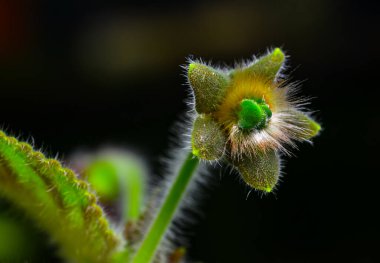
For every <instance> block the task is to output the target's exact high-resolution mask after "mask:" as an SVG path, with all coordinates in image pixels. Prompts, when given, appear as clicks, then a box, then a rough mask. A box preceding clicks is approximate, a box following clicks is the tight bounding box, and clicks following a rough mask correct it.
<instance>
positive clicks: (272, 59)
mask: <svg viewBox="0 0 380 263" xmlns="http://www.w3.org/2000/svg"><path fill="white" fill-rule="evenodd" d="M284 62H285V54H284V53H283V52H282V50H281V49H280V48H275V49H273V51H271V52H269V53H268V54H267V55H264V56H262V57H260V58H259V59H258V60H257V61H256V62H254V63H253V64H252V65H251V66H248V67H247V68H246V69H244V71H249V72H252V73H254V74H255V75H259V76H262V77H264V79H267V80H271V81H275V80H276V76H277V75H278V74H279V72H280V70H281V68H282V66H283V64H284Z"/></svg>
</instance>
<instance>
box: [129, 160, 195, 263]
mask: <svg viewBox="0 0 380 263" xmlns="http://www.w3.org/2000/svg"><path fill="white" fill-rule="evenodd" d="M198 164H199V159H198V158H197V157H196V156H194V155H193V154H192V153H189V154H188V156H187V158H186V159H185V161H184V163H183V164H182V167H181V169H180V170H179V172H178V174H177V176H176V177H175V178H174V180H173V182H172V183H171V185H170V186H169V190H168V191H167V193H166V195H165V197H164V200H163V203H162V205H161V207H160V209H159V211H158V214H157V215H156V217H155V218H154V220H153V223H152V225H151V226H150V228H149V230H148V232H147V233H146V235H145V237H144V240H143V241H142V243H141V245H140V247H139V249H138V250H137V252H136V254H135V256H134V258H133V259H132V262H133V263H149V262H151V260H152V259H153V257H154V255H155V253H156V250H157V248H158V246H159V244H160V241H161V240H162V238H163V237H164V235H165V233H166V230H167V229H168V227H169V225H170V223H171V221H172V219H173V216H174V214H175V212H176V210H177V208H178V206H179V205H180V201H181V200H182V198H183V196H184V194H185V192H186V188H187V186H188V185H189V182H190V180H191V177H192V175H193V174H194V172H195V170H196V168H197V166H198Z"/></svg>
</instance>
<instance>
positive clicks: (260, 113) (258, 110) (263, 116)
mask: <svg viewBox="0 0 380 263" xmlns="http://www.w3.org/2000/svg"><path fill="white" fill-rule="evenodd" d="M237 115H238V119H239V122H238V125H239V127H240V129H242V130H252V129H257V130H260V129H263V128H264V127H265V126H266V125H267V123H268V121H269V119H270V118H271V117H272V111H271V110H270V108H269V106H268V104H266V103H265V100H263V99H243V100H242V101H241V102H240V107H239V111H238V113H237Z"/></svg>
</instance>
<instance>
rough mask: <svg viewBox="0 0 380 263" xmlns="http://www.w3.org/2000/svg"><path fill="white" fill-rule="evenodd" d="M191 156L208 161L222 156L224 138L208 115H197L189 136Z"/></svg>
mask: <svg viewBox="0 0 380 263" xmlns="http://www.w3.org/2000/svg"><path fill="white" fill-rule="evenodd" d="M191 144H192V148H193V154H194V155H195V156H198V157H199V158H201V159H205V160H208V161H212V160H217V159H219V158H221V157H222V156H223V153H224V148H225V144H226V137H225V135H224V133H223V131H222V130H221V129H220V127H219V125H218V124H217V123H216V122H215V121H214V120H213V119H212V117H211V116H209V115H205V114H202V115H199V116H198V117H197V119H196V120H195V122H194V127H193V132H192V134H191Z"/></svg>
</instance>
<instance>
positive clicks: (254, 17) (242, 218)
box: [0, 0, 380, 262]
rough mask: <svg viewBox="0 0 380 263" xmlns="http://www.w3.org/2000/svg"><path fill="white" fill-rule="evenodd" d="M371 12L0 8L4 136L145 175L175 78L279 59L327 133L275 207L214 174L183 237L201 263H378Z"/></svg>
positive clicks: (328, 4)
mask: <svg viewBox="0 0 380 263" xmlns="http://www.w3.org/2000/svg"><path fill="white" fill-rule="evenodd" d="M375 2H376V1H373V2H370V1H357V2H348V1H343V0H342V1H329V0H321V1H309V0H304V1H301V0H300V1H295V0H288V1H280V0H278V1H275V0H271V1H215V2H211V1H198V0H192V1H185V2H179V1H173V2H171V1H160V2H158V1H116V0H112V1H95V0H80V1H79V0H54V1H36V0H33V1H3V0H1V1H0V125H2V127H3V128H4V129H5V130H7V131H8V132H10V133H12V134H15V135H21V138H24V139H28V138H30V137H33V138H34V140H35V142H36V145H37V146H39V147H42V148H44V149H45V152H47V153H49V154H50V156H54V155H55V154H56V153H59V155H60V157H61V158H62V159H65V158H66V157H68V156H69V155H70V154H71V153H73V152H75V151H76V150H77V149H78V148H87V149H96V148H97V147H99V146H100V145H104V144H112V145H116V146H120V147H127V148H128V149H130V150H132V151H135V152H137V153H138V154H140V155H142V156H143V158H145V160H146V161H147V163H149V165H150V170H151V171H152V172H153V173H159V172H160V165H159V161H158V160H159V159H160V156H163V155H165V154H166V151H167V150H166V149H167V148H168V146H169V145H170V135H169V134H170V133H169V130H170V128H171V127H172V126H173V124H174V123H175V122H176V121H177V120H179V119H180V116H181V113H183V112H185V111H186V110H187V108H186V105H185V103H184V100H185V99H186V94H187V91H186V89H187V87H185V86H184V85H183V84H184V83H185V77H184V76H183V70H182V69H181V68H180V67H179V65H183V64H184V63H185V62H186V57H187V56H189V55H190V54H192V55H194V56H195V57H201V58H203V59H205V60H212V61H213V62H215V63H219V62H220V63H226V64H227V65H233V63H234V61H236V60H240V59H247V58H250V57H251V56H252V55H253V54H256V55H257V54H263V53H265V52H266V49H267V48H270V47H276V46H280V47H282V48H283V49H284V50H285V51H286V52H287V54H288V55H289V56H290V63H289V65H290V67H291V69H290V70H289V71H288V73H291V77H292V79H294V80H301V81H304V82H303V85H302V86H303V89H302V94H303V95H307V96H309V97H313V98H314V99H313V100H312V104H311V105H310V108H311V109H312V110H317V113H316V116H317V119H318V120H319V121H320V122H321V123H322V126H323V128H324V130H323V132H322V133H321V135H320V136H319V137H317V138H316V139H315V140H314V146H313V147H312V146H310V145H308V144H302V145H300V151H297V152H296V153H295V155H296V157H293V158H286V166H285V169H284V173H285V176H284V178H283V182H282V184H281V185H280V186H279V189H278V191H277V192H276V194H275V195H267V196H264V197H262V196H261V195H260V194H257V193H251V194H250V195H249V197H248V198H246V197H247V193H248V190H247V188H246V187H244V186H243V184H242V183H240V182H239V180H238V178H237V176H236V175H229V174H228V173H226V172H225V173H223V175H222V177H221V179H220V176H219V171H217V170H214V171H213V173H215V176H214V178H213V179H212V180H213V181H214V183H213V185H214V187H213V188H212V192H211V193H210V192H208V196H209V197H208V198H205V200H204V201H203V204H202V205H201V209H202V211H203V215H204V217H203V219H201V220H199V221H198V223H197V224H194V225H193V226H192V227H191V228H190V229H189V234H191V235H190V236H191V237H190V238H189V243H190V247H189V252H188V255H189V257H190V259H193V260H200V261H204V262H378V261H377V260H376V258H378V248H379V245H380V241H379V232H378V230H379V228H378V223H379V218H378V217H377V213H378V210H379V202H378V201H379V200H378V188H377V183H376V179H377V177H378V176H379V172H378V169H375V168H377V167H378V165H377V163H376V161H377V159H378V158H376V157H378V152H377V148H378V146H379V136H378V132H379V117H378V115H377V113H378V97H377V96H376V95H375V93H376V91H377V90H378V89H379V84H378V82H379V81H378V74H379V58H380V55H379V54H380V51H379V41H378V39H377V37H378V35H379V23H378V19H377V18H378V15H379V12H378V11H379V10H378V8H377V6H376V4H375Z"/></svg>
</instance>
